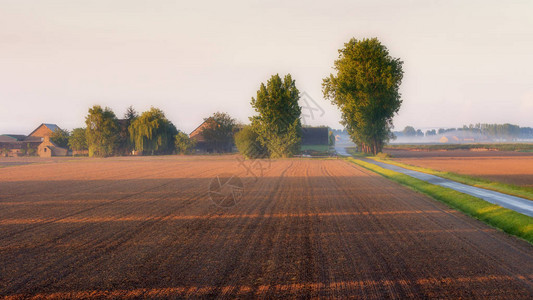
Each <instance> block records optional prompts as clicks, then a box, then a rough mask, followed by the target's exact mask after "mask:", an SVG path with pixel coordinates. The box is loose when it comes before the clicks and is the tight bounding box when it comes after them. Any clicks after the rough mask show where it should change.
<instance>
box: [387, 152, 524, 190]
mask: <svg viewBox="0 0 533 300" xmlns="http://www.w3.org/2000/svg"><path fill="white" fill-rule="evenodd" d="M387 152H388V153H390V154H392V155H393V157H394V160H397V161H398V162H401V163H406V164H409V165H413V166H418V167H422V168H429V169H434V170H438V171H444V172H454V173H459V174H463V175H469V176H474V177H481V178H485V179H488V180H492V181H498V182H503V183H507V184H514V185H519V186H524V187H532V188H533V153H523V152H509V151H463V150H453V151H406V150H387Z"/></svg>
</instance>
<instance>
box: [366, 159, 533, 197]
mask: <svg viewBox="0 0 533 300" xmlns="http://www.w3.org/2000/svg"><path fill="white" fill-rule="evenodd" d="M367 158H369V159H373V160H375V161H378V162H382V163H387V164H391V165H395V166H398V167H402V168H406V169H409V170H413V171H418V172H422V173H426V174H430V175H435V176H439V177H442V178H446V179H449V180H453V181H457V182H459V183H463V184H466V185H471V186H475V187H478V188H482V189H487V190H492V191H495V192H499V193H503V194H507V195H511V196H516V197H520V198H525V199H528V200H532V201H533V188H527V187H522V186H517V185H514V184H508V183H502V182H497V181H490V180H488V179H484V178H480V177H475V176H469V175H463V174H459V173H454V172H443V171H437V170H434V169H430V168H423V167H418V166H414V165H410V164H406V163H401V162H397V161H395V160H394V159H381V158H379V157H367Z"/></svg>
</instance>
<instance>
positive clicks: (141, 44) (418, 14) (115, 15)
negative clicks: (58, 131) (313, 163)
mask: <svg viewBox="0 0 533 300" xmlns="http://www.w3.org/2000/svg"><path fill="white" fill-rule="evenodd" d="M532 11H533V2H532V1H506V2H502V1H468V2H465V1H425V0H424V1H408V2H407V1H402V2H397V1H328V2H322V3H308V2H307V1H291V2H290V3H286V2H285V1H244V0H243V1H230V2H227V1H224V2H216V1H212V2H209V3H205V2H198V3H196V2H185V1H154V2H148V1H131V0H129V1H112V2H111V1H71V0H68V1H67V0H65V1H38V2H37V1H36V2H33V1H20V0H3V1H2V2H1V3H0V133H21V134H28V133H29V132H30V131H31V130H33V129H34V128H35V127H36V126H37V125H38V124H40V123H42V122H49V123H56V124H58V125H59V126H61V127H63V128H66V129H72V128H74V127H80V126H83V125H84V124H83V121H84V118H85V116H86V114H87V109H88V108H89V107H90V106H92V105H93V104H101V105H104V106H109V107H111V108H112V109H113V110H114V111H115V113H117V115H118V116H120V117H121V116H122V115H123V113H124V112H125V110H126V108H127V107H128V106H129V105H133V106H134V107H135V108H136V109H137V110H138V111H145V110H146V109H148V108H149V107H150V106H151V105H153V106H156V107H159V108H161V109H162V110H163V111H165V113H166V114H167V117H168V118H169V119H170V120H171V121H172V122H174V123H175V124H176V126H177V127H178V128H180V129H183V130H184V131H186V132H190V131H191V130H192V129H194V128H195V127H196V126H198V125H199V124H200V122H201V121H202V119H203V118H204V117H207V116H208V115H210V114H212V113H213V112H215V111H217V110H220V111H226V112H228V113H229V114H230V115H232V116H234V117H236V118H237V119H238V120H239V121H242V122H247V120H248V117H249V116H251V115H252V114H253V110H252V108H251V106H250V98H251V97H252V96H255V92H256V91H257V89H258V87H259V84H260V83H261V82H265V81H266V80H267V79H268V78H269V76H270V75H272V74H275V73H280V75H283V74H286V73H291V74H292V75H293V78H294V79H295V80H296V85H297V87H298V88H299V89H300V91H305V92H306V93H307V94H308V95H309V96H311V97H312V98H313V99H314V100H315V101H316V102H317V103H318V104H319V105H320V106H321V107H322V108H323V109H324V111H325V113H324V115H323V116H322V117H316V118H315V119H314V120H312V121H310V120H307V121H308V122H309V121H310V122H309V124H312V125H318V124H325V125H328V126H331V127H334V128H339V127H340V125H339V124H338V121H339V120H340V113H339V112H338V110H337V109H336V108H335V107H333V106H332V105H330V104H329V101H325V100H323V96H322V92H321V83H322V79H323V78H324V77H325V76H327V75H328V74H329V73H331V72H332V69H331V67H332V65H333V61H334V60H335V59H336V58H337V50H338V49H339V48H341V47H342V46H343V43H345V42H347V41H348V40H349V39H350V38H351V37H355V38H358V39H360V38H365V37H378V38H379V39H380V41H382V42H383V44H384V45H386V46H387V48H388V49H389V50H390V53H391V55H392V56H393V57H398V58H400V59H402V60H403V61H404V71H405V75H404V81H403V85H402V88H401V91H402V95H403V100H404V103H403V106H402V108H401V109H400V113H399V115H398V116H397V117H396V118H395V126H396V129H397V130H401V129H402V128H403V127H404V126H406V125H412V126H415V127H417V128H424V127H459V126H462V125H463V124H470V123H505V122H509V123H514V124H518V125H520V126H533V118H532V117H531V116H532V115H533V56H532V55H531V53H533V18H531V12H532ZM304 113H305V111H304Z"/></svg>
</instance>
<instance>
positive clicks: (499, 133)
mask: <svg viewBox="0 0 533 300" xmlns="http://www.w3.org/2000/svg"><path fill="white" fill-rule="evenodd" d="M456 131H461V132H468V133H473V134H479V135H483V136H486V137H489V138H496V139H508V138H522V139H531V138H533V128H531V127H520V126H518V125H514V124H509V123H505V124H483V123H477V124H470V125H463V127H458V128H439V129H431V130H426V132H425V133H424V132H422V130H420V129H415V128H414V127H413V126H406V127H405V128H404V129H403V130H402V131H397V132H394V134H395V135H396V136H406V137H424V136H426V137H429V136H436V135H444V134H447V133H452V132H456Z"/></svg>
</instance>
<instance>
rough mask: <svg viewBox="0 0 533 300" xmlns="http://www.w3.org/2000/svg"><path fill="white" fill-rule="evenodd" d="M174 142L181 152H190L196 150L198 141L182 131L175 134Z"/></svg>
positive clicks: (177, 149)
mask: <svg viewBox="0 0 533 300" xmlns="http://www.w3.org/2000/svg"><path fill="white" fill-rule="evenodd" d="M174 144H175V146H176V151H177V152H178V153H179V154H190V153H192V152H193V151H194V147H195V146H196V141H195V140H193V139H191V138H190V137H189V136H188V135H187V134H185V133H183V132H181V131H180V132H178V134H176V135H175V136H174Z"/></svg>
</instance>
